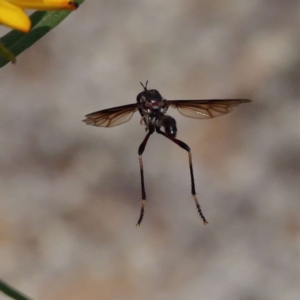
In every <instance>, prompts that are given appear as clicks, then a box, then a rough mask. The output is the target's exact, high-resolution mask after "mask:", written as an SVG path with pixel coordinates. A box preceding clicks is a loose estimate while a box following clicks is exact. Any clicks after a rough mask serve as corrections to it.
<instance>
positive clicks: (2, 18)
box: [0, 0, 78, 32]
mask: <svg viewBox="0 0 300 300" xmlns="http://www.w3.org/2000/svg"><path fill="white" fill-rule="evenodd" d="M77 6H78V5H77V3H76V2H75V1H70V0H0V24H3V25H6V26H9V27H12V28H14V29H17V30H20V31H23V32H28V31H29V30H30V26H31V23H30V19H29V18H28V16H27V15H26V13H25V12H24V10H23V9H24V8H29V9H38V10H58V9H76V8H77Z"/></svg>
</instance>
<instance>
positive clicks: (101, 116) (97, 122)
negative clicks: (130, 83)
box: [83, 103, 138, 127]
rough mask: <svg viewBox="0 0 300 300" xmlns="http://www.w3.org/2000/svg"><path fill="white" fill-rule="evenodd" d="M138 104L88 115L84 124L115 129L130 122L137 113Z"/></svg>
mask: <svg viewBox="0 0 300 300" xmlns="http://www.w3.org/2000/svg"><path fill="white" fill-rule="evenodd" d="M137 109H138V107H137V104H136V103H135V104H128V105H123V106H118V107H113V108H109V109H104V110H100V111H96V112H94V113H91V114H88V115H86V116H85V117H86V118H85V119H84V120H83V122H85V123H86V124H87V125H93V126H98V127H114V126H118V125H120V124H123V123H126V122H128V121H129V120H130V119H131V118H132V116H133V114H134V113H135V112H136V111H137Z"/></svg>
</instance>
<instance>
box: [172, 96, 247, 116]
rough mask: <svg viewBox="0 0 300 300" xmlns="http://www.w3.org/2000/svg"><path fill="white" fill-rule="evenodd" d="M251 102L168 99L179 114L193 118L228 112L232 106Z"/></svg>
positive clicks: (241, 100) (238, 100)
mask: <svg viewBox="0 0 300 300" xmlns="http://www.w3.org/2000/svg"><path fill="white" fill-rule="evenodd" d="M246 102H251V100H247V99H226V100H217V99H216V100H215V99H213V100H169V101H168V103H169V104H170V106H171V107H172V108H177V110H178V111H179V113H180V114H182V115H183V116H185V117H189V118H194V119H210V118H215V117H218V116H222V115H225V114H228V113H230V112H231V111H232V110H233V107H235V106H238V105H239V104H241V103H246Z"/></svg>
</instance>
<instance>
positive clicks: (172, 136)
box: [83, 81, 251, 226]
mask: <svg viewBox="0 0 300 300" xmlns="http://www.w3.org/2000/svg"><path fill="white" fill-rule="evenodd" d="M147 84H148V81H147V82H146V84H145V85H143V84H142V83H141V85H142V87H143V88H144V91H143V92H141V93H139V94H138V95H137V99H136V100H137V103H134V104H128V105H123V106H118V107H114V108H109V109H104V110H100V111H97V112H94V113H91V114H88V115H86V119H84V120H83V122H85V123H86V124H87V125H93V126H98V127H114V126H117V125H120V124H123V123H126V122H128V121H129V120H130V119H131V118H132V116H133V114H134V113H135V112H136V111H139V113H140V114H141V116H142V119H141V124H142V125H145V127H146V132H147V134H146V137H145V138H144V140H143V142H142V143H141V145H140V147H139V150H138V154H139V163H140V174H141V187H142V206H141V212H140V217H139V219H138V222H137V224H136V225H137V226H140V224H141V222H142V220H143V218H144V212H145V204H146V201H147V198H146V190H145V182H144V168H143V160H142V154H143V152H144V150H145V147H146V145H147V142H148V140H149V137H150V135H152V134H153V133H154V131H156V132H157V133H158V134H161V135H163V136H164V137H166V138H167V139H169V140H171V141H172V142H174V143H175V144H177V145H178V146H179V147H181V148H182V149H184V150H186V151H187V152H188V158H189V168H190V176H191V192H192V196H193V198H194V201H195V204H196V207H197V211H198V213H199V215H200V217H201V219H202V221H203V223H204V224H208V222H207V220H206V218H205V216H204V214H203V212H202V210H201V207H200V204H199V202H198V199H197V196H196V189H195V180H194V172H193V163H192V154H191V150H190V147H189V146H188V145H187V144H185V143H184V142H182V141H180V140H178V139H176V134H177V127H176V121H175V119H174V118H172V117H171V116H168V115H166V112H167V110H168V108H169V107H170V106H171V107H172V108H176V109H177V110H178V111H179V113H180V114H182V115H183V116H186V117H189V118H195V119H211V118H215V117H218V116H221V115H225V114H228V113H229V112H231V111H232V110H233V108H234V107H235V106H238V105H239V104H241V103H247V102H251V100H247V99H210V100H166V99H165V98H164V97H163V96H162V95H161V94H160V93H159V92H158V91H157V90H148V89H147ZM161 128H163V131H162V130H161Z"/></svg>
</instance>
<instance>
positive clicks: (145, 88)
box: [140, 80, 148, 91]
mask: <svg viewBox="0 0 300 300" xmlns="http://www.w3.org/2000/svg"><path fill="white" fill-rule="evenodd" d="M140 84H141V85H142V87H143V88H144V90H145V91H148V90H147V85H148V80H147V81H146V84H145V85H143V84H142V83H141V82H140Z"/></svg>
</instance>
